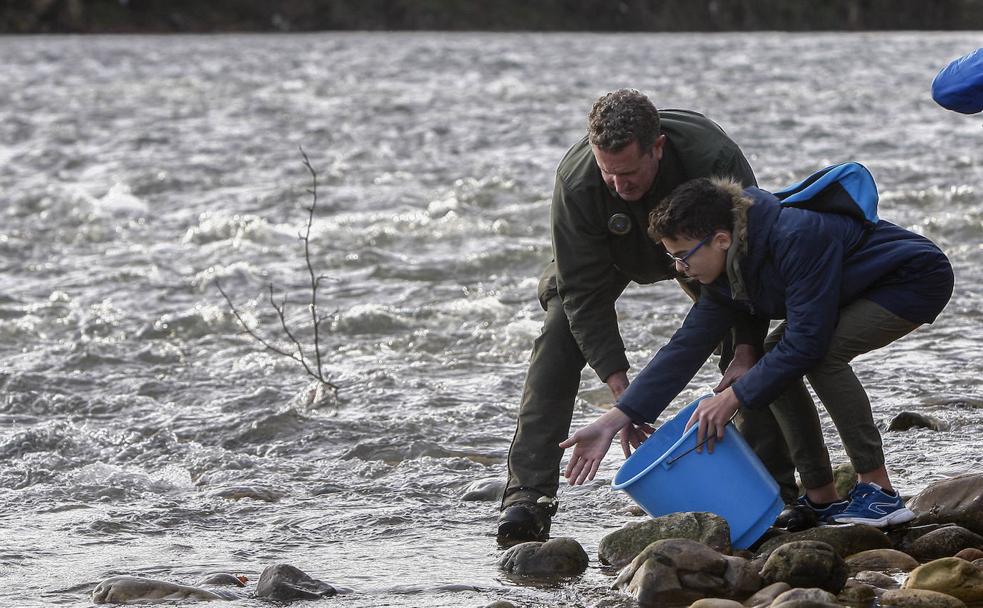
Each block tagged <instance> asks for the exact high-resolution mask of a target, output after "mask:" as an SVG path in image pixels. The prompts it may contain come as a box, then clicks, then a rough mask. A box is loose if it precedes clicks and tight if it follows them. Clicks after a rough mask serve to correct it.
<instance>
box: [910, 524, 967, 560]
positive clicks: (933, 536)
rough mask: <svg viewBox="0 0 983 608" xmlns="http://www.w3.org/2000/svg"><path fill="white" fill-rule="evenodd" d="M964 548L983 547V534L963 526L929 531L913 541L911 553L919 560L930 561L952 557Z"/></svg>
mask: <svg viewBox="0 0 983 608" xmlns="http://www.w3.org/2000/svg"><path fill="white" fill-rule="evenodd" d="M963 549H977V550H979V549H983V536H980V535H979V534H976V533H975V532H970V531H969V530H967V529H966V528H963V527H962V526H947V527H945V528H940V529H938V530H935V531H933V532H929V533H928V534H926V535H924V536H922V537H921V538H919V539H918V540H916V541H915V542H913V543H911V549H910V553H911V555H912V556H913V557H915V558H917V559H918V560H919V561H923V562H928V561H932V560H933V559H939V558H942V557H952V556H954V555H955V554H957V553H959V552H960V551H962V550H963Z"/></svg>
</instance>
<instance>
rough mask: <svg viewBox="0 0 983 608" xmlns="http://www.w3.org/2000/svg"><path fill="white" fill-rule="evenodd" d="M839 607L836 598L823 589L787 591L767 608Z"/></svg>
mask: <svg viewBox="0 0 983 608" xmlns="http://www.w3.org/2000/svg"><path fill="white" fill-rule="evenodd" d="M834 606H835V607H837V608H838V607H839V604H837V603H836V596H835V595H833V594H832V593H830V592H829V591H826V590H824V589H817V588H815V587H812V588H802V589H789V590H788V591H786V592H785V593H782V594H780V595H779V596H778V597H776V598H775V601H773V602H772V603H771V606H770V607H769V608H827V607H829V608H833V607H834Z"/></svg>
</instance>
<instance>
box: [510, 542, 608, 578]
mask: <svg viewBox="0 0 983 608" xmlns="http://www.w3.org/2000/svg"><path fill="white" fill-rule="evenodd" d="M588 562H589V559H588V557H587V552H586V551H584V548H583V547H581V546H580V543H578V542H577V541H575V540H574V539H572V538H566V537H560V538H554V539H551V540H548V541H546V542H545V543H540V542H529V543H522V544H519V545H516V546H514V547H512V548H511V549H509V550H508V551H506V552H505V554H504V555H502V558H501V559H500V560H499V561H498V567H499V568H501V569H502V570H504V571H505V572H509V573H511V574H519V575H532V576H573V575H576V574H580V573H582V572H583V571H584V570H586V569H587V564H588Z"/></svg>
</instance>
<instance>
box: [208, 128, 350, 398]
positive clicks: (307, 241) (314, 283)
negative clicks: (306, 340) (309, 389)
mask: <svg viewBox="0 0 983 608" xmlns="http://www.w3.org/2000/svg"><path fill="white" fill-rule="evenodd" d="M300 154H301V155H302V156H303V157H304V167H306V168H307V171H308V172H309V173H310V174H311V187H310V188H309V189H308V190H307V192H309V193H310V195H311V205H310V206H309V207H304V209H305V210H306V211H307V226H306V229H305V230H304V232H303V233H302V234H298V235H297V236H298V237H299V238H300V239H301V240H302V241H304V261H305V263H306V264H307V274H308V276H309V277H310V282H309V287H310V290H311V299H310V304H309V305H308V309H309V310H310V314H311V325H312V330H313V332H314V369H311V365H310V364H309V363H308V357H307V355H306V354H305V353H304V345H303V344H302V343H301V342H300V340H298V339H297V337H296V335H294V332H293V331H291V329H290V326H289V325H287V314H286V309H287V296H286V293H284V295H283V297H282V298H281V299H280V302H279V303H278V302H277V300H276V293H275V289H274V287H273V283H272V282H271V283H270V285H269V301H270V306H271V307H272V308H273V310H274V311H275V312H276V315H277V318H278V319H279V320H280V328H281V329H282V330H283V333H284V334H286V336H287V339H288V340H290V342H291V343H292V344H293V345H294V348H296V350H297V352H296V353H291V352H287V351H285V350H283V349H282V348H278V347H276V346H274V345H273V343H272V342H270V341H269V340H267V339H266V338H264V337H263V336H261V335H259V333H257V332H256V331H254V330H253V329H251V328H250V327H249V326H248V325H247V324H246V321H245V320H244V319H243V318H242V315H241V314H239V310H238V309H237V308H236V306H235V304H234V303H233V302H232V298H230V297H229V295H228V294H227V293H226V292H225V290H224V289H222V284H221V283H220V282H219V280H218V279H215V286H216V287H217V288H218V291H219V293H221V294H222V297H223V298H225V302H226V304H228V305H229V309H230V310H231V311H232V314H233V315H235V318H236V320H237V321H239V325H240V326H242V329H243V331H244V332H245V333H246V334H248V335H249V336H250V337H251V338H253V339H254V340H256V341H257V342H259V343H260V344H262V345H263V346H264V347H265V348H266V349H267V350H269V351H271V352H274V353H276V354H278V355H281V356H283V357H287V358H289V359H292V360H294V361H296V362H297V363H299V364H300V365H301V366H303V368H304V371H305V372H306V373H307V375H308V376H311V377H312V378H314V379H315V380H317V381H319V382H320V383H321V384H322V385H324V386H325V387H327V388H329V389H331V390H332V391H334V392H337V391H338V387H337V386H336V385H335V384H333V383H331V382H329V381H328V379H327V378H325V377H324V369H323V367H322V355H321V333H320V324H321V322H322V321H324V317H322V316H321V314H320V311H319V309H318V303H317V290H318V288H319V287H320V286H321V279H323V278H325V275H317V274H316V273H315V272H314V264H313V262H311V226H313V224H314V213H315V212H316V211H317V172H316V171H315V170H314V167H313V166H312V165H311V161H310V158H308V156H307V153H306V152H304V148H303V147H301V148H300Z"/></svg>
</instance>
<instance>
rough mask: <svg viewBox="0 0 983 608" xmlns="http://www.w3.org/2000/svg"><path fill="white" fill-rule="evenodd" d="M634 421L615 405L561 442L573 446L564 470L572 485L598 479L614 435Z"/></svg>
mask: <svg viewBox="0 0 983 608" xmlns="http://www.w3.org/2000/svg"><path fill="white" fill-rule="evenodd" d="M630 424H631V418H629V417H628V416H627V415H626V414H625V413H624V412H622V411H621V410H619V409H618V408H612V409H611V410H610V411H608V412H605V413H604V414H603V415H602V416H600V417H598V418H597V420H595V421H594V422H591V423H590V424H588V425H587V426H585V427H583V428H581V429H579V430H577V431H576V432H575V433H574V434H573V435H570V436H569V437H567V438H566V440H564V441H563V442H562V443H560V447H561V448H563V449H567V448H570V447H572V448H573V452H572V453H571V454H570V461H569V462H568V463H567V468H566V470H565V471H564V472H563V476H564V477H566V478H567V481H568V482H569V483H570V485H572V486H578V485H580V484H582V483H584V482H585V481H591V480H593V479H594V475H596V474H597V468H598V467H599V466H600V465H601V461H602V460H603V459H604V456H605V455H606V454H607V453H608V449H610V448H611V441H612V440H613V439H614V436H615V435H617V434H618V431H620V430H622V429H623V428H624V427H626V426H628V425H630ZM623 441H624V440H623Z"/></svg>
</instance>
